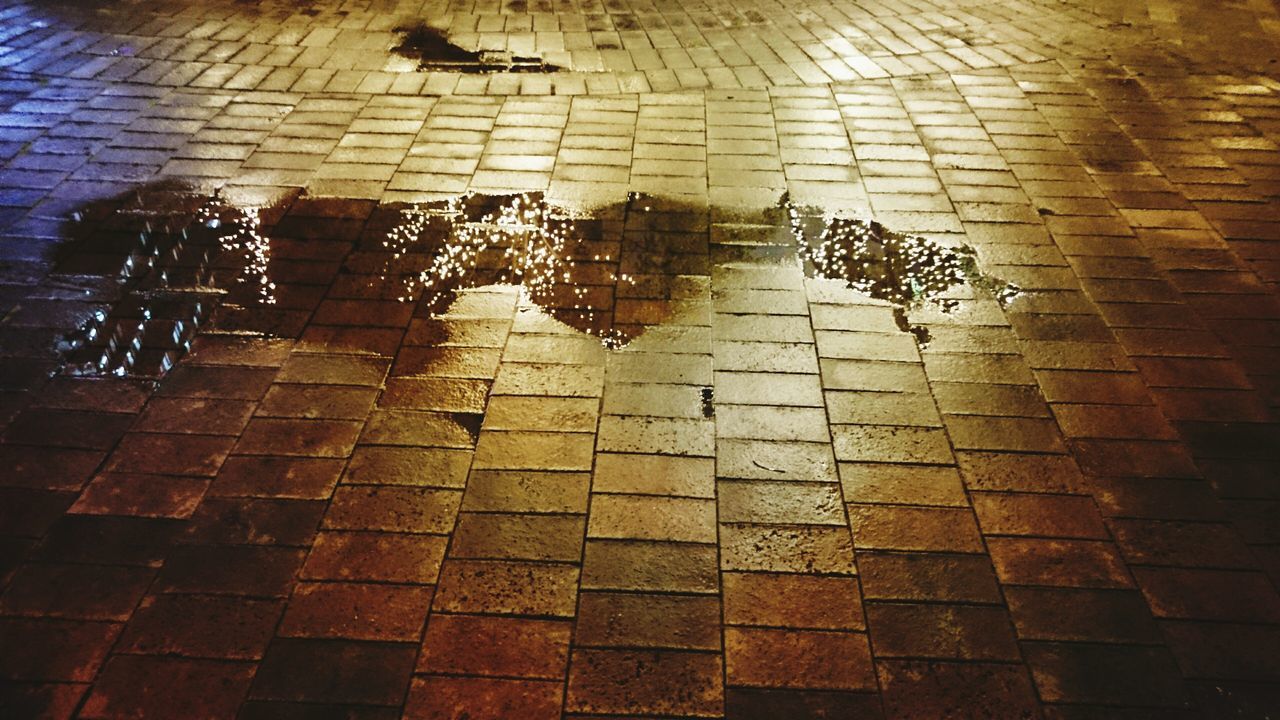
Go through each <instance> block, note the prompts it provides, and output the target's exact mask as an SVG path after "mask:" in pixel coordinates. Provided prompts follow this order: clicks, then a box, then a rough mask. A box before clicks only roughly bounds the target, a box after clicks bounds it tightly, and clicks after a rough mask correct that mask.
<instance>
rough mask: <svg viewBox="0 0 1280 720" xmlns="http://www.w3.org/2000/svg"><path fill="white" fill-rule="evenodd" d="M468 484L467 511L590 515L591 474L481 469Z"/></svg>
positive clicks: (465, 508)
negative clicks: (588, 511)
mask: <svg viewBox="0 0 1280 720" xmlns="http://www.w3.org/2000/svg"><path fill="white" fill-rule="evenodd" d="M598 466H599V460H597V467H598ZM464 475H465V473H464ZM466 482H467V492H466V494H465V495H463V497H462V509H463V510H467V511H471V512H500V511H508V512H532V513H580V514H586V512H587V502H588V496H589V494H590V493H589V488H590V485H591V476H590V475H589V474H587V473H563V472H535V471H518V470H517V471H495V470H477V471H475V472H473V473H471V476H470V478H469V479H467V481H466Z"/></svg>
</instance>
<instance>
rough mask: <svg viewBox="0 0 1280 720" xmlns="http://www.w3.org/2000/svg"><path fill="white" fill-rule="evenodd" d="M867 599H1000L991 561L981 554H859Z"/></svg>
mask: <svg viewBox="0 0 1280 720" xmlns="http://www.w3.org/2000/svg"><path fill="white" fill-rule="evenodd" d="M858 570H859V572H860V573H861V580H862V593H863V596H864V597H866V598H867V599H880V600H939V601H950V602H978V603H982V602H986V603H998V602H1000V588H999V585H998V584H997V583H996V575H995V571H994V569H993V568H992V567H991V561H990V560H988V559H987V558H986V557H984V556H981V555H948V554H939V553H879V552H876V553H867V552H859V553H858Z"/></svg>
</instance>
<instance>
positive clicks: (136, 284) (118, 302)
mask: <svg viewBox="0 0 1280 720" xmlns="http://www.w3.org/2000/svg"><path fill="white" fill-rule="evenodd" d="M196 203H199V204H198V205H197V204H196ZM91 215H96V213H91ZM71 219H72V222H73V223H74V224H75V225H76V226H77V227H75V228H74V229H73V231H72V234H73V235H82V236H84V238H83V239H82V247H79V248H74V249H73V250H72V253H71V256H70V257H69V258H68V259H67V262H66V263H65V264H64V265H63V267H62V268H61V270H62V271H63V272H65V273H74V272H75V271H76V270H77V269H78V268H79V267H81V266H82V265H83V264H84V263H86V262H88V263H89V264H90V265H96V268H97V269H99V270H104V271H106V272H107V273H108V276H109V277H114V281H115V283H116V284H117V291H118V292H117V294H116V297H115V298H114V302H113V303H112V304H111V306H110V308H109V309H106V308H97V309H94V310H93V311H92V312H90V313H89V315H88V317H87V319H86V320H85V321H84V322H83V323H82V324H81V325H80V326H79V327H78V328H77V329H76V330H75V331H73V332H71V333H69V334H67V335H66V336H65V337H64V338H62V340H61V341H60V342H59V343H58V346H57V349H58V351H59V352H60V353H61V354H62V355H63V356H64V358H65V359H66V367H65V371H66V372H68V373H71V374H75V375H115V376H121V377H122V376H127V375H141V376H158V375H163V374H164V373H165V372H167V371H168V370H169V369H170V368H171V367H172V366H173V364H174V363H175V362H176V361H177V359H178V358H179V357H180V356H181V355H183V354H184V353H186V352H187V351H188V350H190V348H191V341H192V340H193V339H194V338H195V336H196V335H197V334H198V333H199V332H200V331H201V329H202V328H203V327H204V326H205V325H206V323H207V322H208V320H209V318H210V313H211V311H212V310H213V308H214V306H215V305H217V304H219V303H221V302H225V301H226V299H227V298H228V297H234V298H235V299H236V300H237V301H239V302H243V303H250V304H258V305H271V304H274V303H275V294H274V293H275V284H274V283H273V282H272V281H271V280H270V278H269V277H268V275H267V268H268V265H269V261H270V254H271V241H270V239H269V238H268V237H266V236H265V235H263V233H262V231H261V225H262V219H261V210H260V209H259V208H237V207H233V206H231V205H229V204H227V203H226V202H224V201H223V200H222V199H221V198H220V197H218V196H217V195H213V196H199V195H194V194H192V193H189V192H183V191H173V190H170V191H168V192H165V191H159V192H145V191H140V192H138V193H136V194H135V195H134V196H133V198H132V200H131V201H127V202H126V203H125V204H124V205H123V206H122V207H118V208H116V209H115V210H114V212H112V213H111V214H110V215H109V216H108V217H106V218H99V217H92V216H86V215H85V214H82V213H76V214H74V215H73V216H72V218H71ZM109 250H118V251H123V258H120V257H119V256H114V257H113V256H112V255H111V254H110V253H109ZM113 268H114V270H113Z"/></svg>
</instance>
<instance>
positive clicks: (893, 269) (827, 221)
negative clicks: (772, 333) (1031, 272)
mask: <svg viewBox="0 0 1280 720" xmlns="http://www.w3.org/2000/svg"><path fill="white" fill-rule="evenodd" d="M782 207H783V210H784V211H785V212H786V215H787V220H788V222H789V225H790V228H791V232H792V235H793V236H794V237H795V240H796V247H797V252H798V254H799V256H800V259H801V261H802V262H803V264H804V266H805V272H806V273H807V274H808V275H809V276H810V277H820V278H825V279H828V280H839V281H842V282H844V283H846V284H847V285H848V286H849V287H850V288H853V289H854V290H857V291H858V292H860V293H863V294H865V295H869V296H871V297H873V298H876V299H878V300H884V301H886V302H888V303H890V304H892V305H893V306H894V318H895V320H896V321H897V323H898V327H899V328H901V329H902V330H903V331H904V332H910V333H912V334H914V335H915V336H916V337H917V339H919V340H920V341H921V342H922V343H927V342H928V340H929V336H928V331H927V329H925V328H923V327H920V326H916V325H912V324H911V323H910V321H909V320H908V319H907V316H908V314H909V312H910V311H911V310H913V309H916V308H919V307H922V306H923V305H925V304H933V305H935V306H937V307H938V309H940V310H942V311H943V312H952V311H954V310H955V309H956V308H957V307H959V303H960V301H959V300H957V299H956V298H955V297H954V296H953V291H954V290H955V289H957V288H960V287H969V288H973V289H975V290H978V291H980V292H983V293H986V294H989V295H990V296H992V297H993V298H994V299H995V300H996V301H997V302H998V303H1000V305H1001V306H1002V307H1003V306H1005V305H1007V304H1008V303H1010V302H1012V301H1013V300H1014V299H1015V298H1017V297H1018V296H1019V295H1021V294H1022V289H1021V288H1019V287H1018V286H1017V285H1014V284H1012V283H1009V282H1006V281H1005V280H1002V279H1001V278H998V277H995V276H992V275H987V274H985V273H983V272H982V270H981V269H979V267H978V257H977V253H976V252H974V250H973V248H971V247H969V246H967V245H956V246H948V245H943V244H941V243H938V242H936V241H934V240H930V239H928V238H925V237H920V236H916V235H904V234H902V233H896V232H893V231H891V230H889V229H888V228H886V227H884V226H883V225H881V224H880V223H878V222H876V221H874V220H868V219H864V218H845V217H839V216H835V215H832V214H829V213H823V212H822V211H820V210H816V209H813V208H801V207H798V206H796V205H794V204H792V203H791V202H790V200H789V199H787V198H784V199H783V203H782Z"/></svg>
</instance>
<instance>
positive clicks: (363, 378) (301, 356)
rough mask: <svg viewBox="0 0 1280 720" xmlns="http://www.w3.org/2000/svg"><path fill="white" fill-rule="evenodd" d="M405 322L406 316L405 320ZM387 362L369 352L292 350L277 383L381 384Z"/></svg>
mask: <svg viewBox="0 0 1280 720" xmlns="http://www.w3.org/2000/svg"><path fill="white" fill-rule="evenodd" d="M406 322H407V320H406ZM389 366H390V362H389V361H387V360H386V359H384V358H379V357H372V356H368V355H321V354H313V353H303V352H295V353H293V354H291V355H289V359H288V360H286V361H285V363H284V367H282V368H280V374H279V375H277V376H276V382H278V383H307V384H316V385H368V386H373V387H377V386H378V385H381V384H382V379H383V377H384V376H386V373H387V368H388V367H389Z"/></svg>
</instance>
